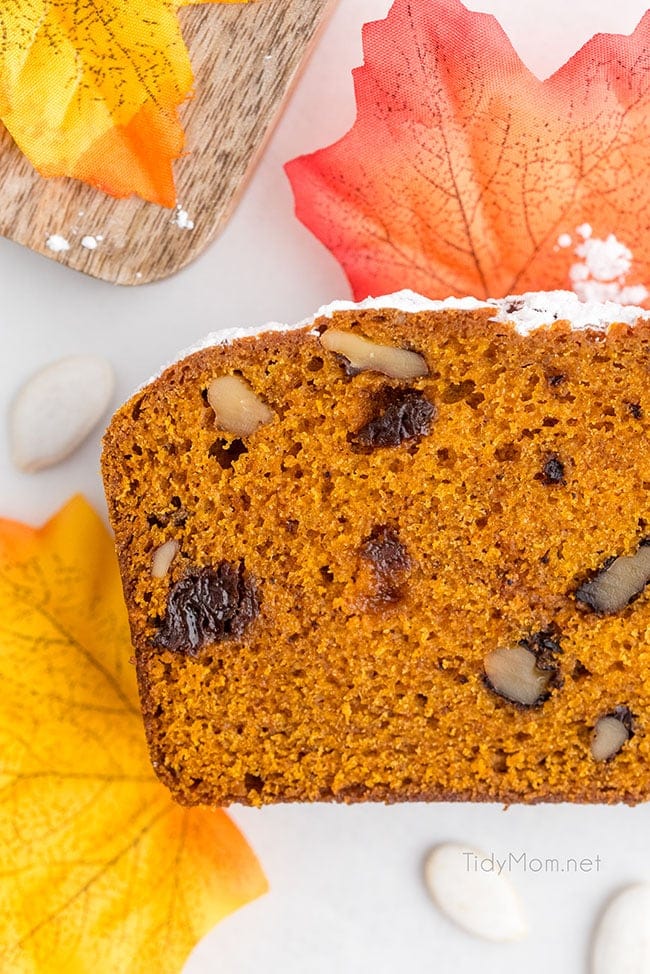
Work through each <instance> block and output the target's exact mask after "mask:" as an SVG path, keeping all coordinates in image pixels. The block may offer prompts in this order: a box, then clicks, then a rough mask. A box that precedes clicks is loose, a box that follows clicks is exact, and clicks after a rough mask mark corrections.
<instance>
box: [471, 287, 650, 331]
mask: <svg viewBox="0 0 650 974" xmlns="http://www.w3.org/2000/svg"><path fill="white" fill-rule="evenodd" d="M488 304H490V305H492V307H494V308H496V309H497V313H496V314H495V316H494V318H492V321H498V322H504V323H505V322H510V323H511V324H512V325H514V328H515V331H517V332H518V333H519V334H520V335H528V334H530V332H531V331H535V329H537V328H544V327H548V326H549V325H552V324H553V322H555V321H568V322H569V323H570V324H571V328H573V329H575V330H576V331H584V330H586V329H592V330H594V331H607V329H608V328H609V326H610V325H611V324H613V323H614V322H622V323H624V324H628V325H634V324H636V322H637V321H638V320H639V319H640V318H649V317H650V312H648V311H646V310H645V309H644V308H637V307H634V306H633V305H627V306H623V305H621V304H618V303H616V302H614V301H597V300H592V301H582V300H581V299H580V298H579V297H578V295H577V294H575V293H574V292H573V291H531V292H529V293H528V294H522V295H515V296H512V297H508V298H501V299H500V300H490V301H489V302H488Z"/></svg>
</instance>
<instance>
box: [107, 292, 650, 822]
mask: <svg viewBox="0 0 650 974" xmlns="http://www.w3.org/2000/svg"><path fill="white" fill-rule="evenodd" d="M328 329H337V330H339V331H344V332H353V333H356V334H358V335H361V336H363V337H365V338H366V339H369V340H371V341H372V342H374V343H377V344H380V345H388V346H392V347H400V348H407V349H410V350H414V351H416V352H417V353H419V354H420V355H422V356H423V358H424V360H425V362H426V374H425V375H421V376H420V377H418V378H415V379H412V380H409V381H404V380H402V379H397V378H391V377H390V376H387V375H386V374H382V373H380V372H377V371H373V370H372V369H367V368H366V369H363V370H361V371H357V370H355V369H353V368H351V367H350V363H349V361H347V360H346V359H345V357H343V356H342V355H340V354H337V353H336V352H333V351H330V350H328V349H327V348H325V347H324V344H323V342H322V341H321V336H322V335H323V334H324V332H325V331H326V330H328ZM649 342H650V328H649V326H648V324H646V323H643V322H641V323H639V324H637V325H636V326H634V327H631V326H627V325H613V326H611V327H610V329H609V331H608V333H607V334H606V335H605V334H604V333H602V332H596V331H591V330H586V331H573V330H571V328H570V326H569V324H568V323H566V322H564V323H562V322H560V323H556V324H554V325H553V326H552V327H548V328H542V329H538V330H536V331H534V332H532V333H531V334H530V335H528V336H522V335H519V334H517V333H516V332H515V330H514V329H513V327H512V326H511V325H510V324H498V323H495V322H494V321H492V320H490V311H489V310H487V309H486V310H481V311H461V310H456V311H453V310H449V311H443V312H423V313H418V314H406V313H403V312H399V311H391V310H384V311H377V310H366V311H362V310H353V311H345V312H338V313H336V314H335V315H334V316H333V317H331V318H322V319H319V320H317V321H316V325H315V328H308V327H305V328H303V329H298V330H294V331H287V332H278V333H267V334H263V335H261V336H259V337H257V338H246V339H241V340H238V341H235V342H233V343H231V344H229V345H216V346H213V347H209V348H206V349H204V350H203V351H200V352H197V353H195V354H194V355H192V356H190V357H188V358H186V359H184V360H183V361H181V362H179V363H177V364H176V365H173V366H172V367H171V368H169V369H167V371H166V372H164V374H163V375H162V376H161V377H160V378H159V379H157V380H156V381H154V382H153V383H151V384H150V385H149V386H147V387H146V388H145V389H144V390H143V391H140V392H139V393H138V394H137V395H136V396H135V397H133V398H132V399H131V400H130V401H129V402H128V403H127V404H126V405H125V406H123V407H122V408H121V409H120V410H119V412H118V413H117V414H116V416H115V418H114V420H113V422H112V425H111V427H110V428H109V430H108V433H107V435H106V439H105V450H104V456H103V470H104V478H105V484H106V491H107V497H108V502H109V510H110V516H111V520H112V524H113V527H114V530H115V537H116V544H117V550H118V556H119V560H120V566H121V571H122V576H123V582H124V591H125V596H126V602H127V606H128V611H129V615H130V620H131V627H132V634H133V642H134V645H135V653H136V661H137V671H138V678H139V686H140V693H141V699H142V708H143V713H144V721H145V727H146V732H147V736H148V741H149V746H150V749H151V755H152V761H153V764H154V767H155V769H156V771H157V773H158V774H159V776H160V777H161V779H162V780H163V781H164V782H165V783H166V784H167V785H168V786H169V788H170V789H171V791H172V792H173V794H174V796H175V797H176V798H177V799H178V800H179V801H180V802H183V803H189V804H192V803H209V804H217V805H223V804H228V803H230V802H242V803H246V804H254V805H259V804H262V803H266V802H276V801H296V800H300V801H315V800H340V801H357V800H381V801H401V800H416V799H425V800H434V799H467V800H498V801H501V802H517V801H526V802H534V801H541V800H543V801H603V802H614V801H625V802H637V801H641V800H644V799H645V798H646V797H647V796H648V793H649V790H650V765H649V762H648V757H649V754H650V742H649V740H648V737H647V726H648V721H649V719H650V665H649V664H650V590H647V591H644V590H643V586H640V588H641V591H640V592H639V591H636V592H635V593H634V597H633V598H630V600H629V604H625V606H624V607H623V608H619V609H617V610H616V611H606V612H603V611H600V610H599V608H598V605H596V606H595V607H594V605H590V604H589V600H588V599H584V598H582V597H581V595H580V593H581V592H584V591H585V588H584V587H585V585H588V583H589V581H590V580H593V579H594V578H598V577H599V572H602V571H603V570H604V569H606V568H607V566H608V565H609V564H611V562H612V559H614V558H617V557H621V556H632V555H634V554H635V552H637V551H639V550H641V547H640V546H642V545H643V542H644V541H645V539H646V538H648V537H649V536H650V447H649V441H648V433H649V429H650V346H649ZM225 375H236V376H238V377H239V378H240V379H241V380H242V382H244V383H245V384H246V386H247V387H248V388H249V389H250V390H251V392H252V393H253V394H254V396H255V397H256V398H257V400H258V401H259V402H261V403H262V404H263V406H264V407H266V409H267V411H268V415H267V419H266V421H264V422H263V423H262V424H261V425H260V426H259V428H257V429H256V430H255V431H254V432H252V433H250V434H248V435H235V434H233V433H232V431H229V430H226V429H223V428H220V427H219V425H218V421H217V418H216V415H215V409H214V408H213V406H212V405H211V404H210V398H209V396H208V390H209V389H210V386H211V384H212V383H213V381H214V380H215V379H216V378H219V377H222V376H225ZM407 393H408V395H407ZM409 395H410V396H411V399H410V400H409ZM413 397H415V398H413ZM407 400H409V401H410V402H411V404H412V403H413V402H416V403H419V404H420V406H421V404H422V403H423V402H425V404H427V403H428V404H430V406H431V408H429V406H428V405H427V406H426V410H425V412H426V416H425V417H424V418H423V419H422V417H421V419H422V422H421V423H420V426H419V427H418V428H417V429H416V431H415V432H414V433H413V435H407V434H409V429H410V427H409V424H408V422H407V423H406V427H407V428H406V434H405V435H404V437H403V438H402V439H401V440H400V441H399V442H392V443H386V442H383V441H382V438H381V436H379V437H375V441H373V438H372V436H368V435H367V431H368V429H371V430H372V429H374V430H375V431H376V429H377V428H378V427H377V421H378V420H380V419H381V418H382V417H384V418H385V417H386V416H387V415H388V417H389V419H390V418H391V417H392V418H393V419H395V415H396V408H397V407H396V406H395V404H396V403H397V405H398V406H399V404H400V403H402V404H403V403H404V402H406V401H407ZM418 408H420V407H419V406H418ZM391 410H392V411H391ZM420 411H421V410H420ZM407 419H408V417H407ZM373 423H374V426H373ZM416 426H417V424H416ZM364 431H366V432H365V433H364ZM402 432H404V430H402ZM411 432H412V430H411ZM400 435H401V434H400ZM398 439H399V437H398ZM168 542H173V544H172V545H169V544H168ZM164 545H167V548H165V549H163V550H164V551H165V552H167V553H169V554H170V555H171V558H166V559H164V560H165V562H166V561H169V562H170V563H169V564H168V565H167V564H164V565H163V569H164V570H162V569H160V565H158V570H157V571H156V573H155V574H153V573H152V565H153V564H154V562H155V559H156V557H158V560H159V561H160V555H159V554H158V555H157V553H159V552H160V551H161V549H162V546H164ZM637 587H639V586H637ZM223 592H226V596H224V599H225V601H226V602H227V601H228V599H229V598H230V599H231V600H232V599H234V600H235V603H236V605H235V611H234V614H233V612H232V611H231V609H228V608H227V607H226V610H225V613H226V615H225V617H224V618H225V621H224V622H223V624H222V625H221V629H219V626H218V625H217V626H216V628H214V627H213V630H211V629H210V622H209V620H208V622H205V620H204V619H203V616H202V611H203V610H202V607H201V599H202V598H203V597H205V598H209V599H212V612H213V615H214V599H215V598H216V599H217V601H218V599H219V598H220V597H221V595H220V593H221V594H223ZM206 593H208V594H207V595H206ZM215 593H216V595H215ZM224 604H225V603H224ZM209 608H210V607H209V606H208V607H207V608H206V612H207V614H208V615H209V614H210V612H209V611H208V610H209ZM192 612H194V613H195V614H196V616H197V619H196V620H194V621H195V622H196V625H195V626H194V628H192V626H193V625H194V622H193V621H192V619H191V618H190V616H191V614H192ZM174 613H176V616H178V617H179V618H180V619H181V624H180V629H178V627H177V628H176V629H174V618H172V617H173V616H174ZM228 613H230V615H228ZM217 615H218V613H217ZM188 619H189V623H188ZM177 621H178V620H177ZM213 621H214V620H213ZM188 625H189V629H188V628H187V627H188ZM183 626H185V629H183ZM187 632H191V633H192V634H193V635H192V638H191V639H186V638H185V637H186V636H187ZM515 647H523V648H524V650H527V651H529V652H531V653H533V654H534V656H535V659H533V663H534V664H535V660H537V663H536V664H535V665H536V666H537V670H536V673H537V675H538V676H539V671H541V673H542V676H541V677H540V683H541V684H542V683H543V684H544V688H543V692H540V697H539V700H535V701H534V702H532V703H528V704H522V703H521V702H518V701H517V700H513V699H509V698H508V696H507V695H504V694H503V693H502V692H499V691H498V689H496V688H495V685H494V682H493V681H491V679H490V677H489V676H488V670H489V669H490V665H489V660H490V659H494V658H495V657H493V656H492V654H493V653H495V652H496V651H497V650H510V649H513V648H515ZM535 654H536V655H535ZM545 667H546V674H547V676H546V678H544V671H545ZM548 674H550V677H549V676H548ZM544 679H546V683H544ZM497 682H498V681H497ZM608 715H609V716H610V717H611V716H613V717H614V719H620V721H621V722H622V723H623V724H624V725H625V731H626V733H625V734H624V735H623V737H624V741H623V743H622V744H621V745H620V746H619V747H618V749H617V750H616V751H615V753H613V754H612V755H611V756H607V757H606V759H603V758H602V757H600V758H596V757H594V749H593V741H594V732H595V728H596V725H597V724H598V722H599V720H601V719H602V718H603V717H605V716H608ZM621 715H622V716H621Z"/></svg>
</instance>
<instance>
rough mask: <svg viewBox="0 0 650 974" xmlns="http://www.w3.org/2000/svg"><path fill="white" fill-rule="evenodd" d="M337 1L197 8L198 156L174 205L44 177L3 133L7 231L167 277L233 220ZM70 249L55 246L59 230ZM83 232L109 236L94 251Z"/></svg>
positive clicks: (70, 262)
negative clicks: (183, 219)
mask: <svg viewBox="0 0 650 974" xmlns="http://www.w3.org/2000/svg"><path fill="white" fill-rule="evenodd" d="M334 2H335V0H259V2H258V3H254V4H250V5H246V6H237V5H230V4H225V5H210V4H207V5H203V6H196V7H186V8H184V9H183V10H181V11H180V13H179V16H180V19H181V25H182V28H183V36H184V37H185V39H186V42H187V45H188V48H189V51H190V55H191V58H192V65H193V68H194V73H195V77H196V82H195V91H196V95H195V97H194V98H193V99H192V100H190V101H189V102H187V103H186V104H185V105H184V106H183V107H182V108H181V115H182V119H183V123H184V126H185V130H186V134H187V144H186V148H187V151H188V155H187V156H185V157H184V158H182V159H179V160H178V161H177V162H176V164H175V168H174V172H175V177H176V187H177V193H178V195H177V200H178V203H179V204H180V205H181V206H182V207H183V209H185V210H186V211H187V212H188V214H189V216H190V218H191V219H192V220H193V221H194V227H193V229H191V230H189V229H184V228H182V227H180V226H178V225H177V224H176V223H175V222H174V217H175V211H174V210H167V209H164V208H162V207H159V206H155V205H154V204H151V203H145V202H143V201H142V200H139V199H136V198H131V199H127V200H115V199H112V198H111V197H109V196H106V195H105V194H103V193H101V192H99V191H98V190H94V189H92V188H90V187H88V186H85V185H84V184H83V183H79V182H77V181H75V180H69V179H43V178H42V177H41V176H39V175H38V173H36V172H35V170H34V169H33V167H32V166H31V164H30V163H29V162H28V161H27V159H25V157H24V156H23V155H22V154H21V153H20V152H19V151H18V149H17V148H16V146H15V145H14V144H13V142H12V140H11V137H10V136H9V135H8V133H7V132H6V131H2V133H1V134H0V186H1V187H2V189H1V190H0V199H1V200H2V207H1V212H0V233H1V234H3V235H4V236H5V237H9V238H10V239H12V240H15V241H17V242H18V243H21V244H24V245H25V246H26V247H30V248H31V249H32V250H35V251H38V253H41V254H45V255H46V256H47V257H52V258H54V259H56V260H58V261H59V262H60V263H64V264H66V265H67V266H69V267H73V268H75V269H77V270H80V271H84V272H85V273H86V274H91V275H93V276H94V277H99V278H102V279H104V280H106V281H112V282H115V283H117V284H145V283H147V282H149V281H155V280H159V279H160V278H164V277H168V276H169V275H170V274H173V273H174V272H175V271H177V270H180V268H181V267H184V266H185V265H186V264H187V263H189V261H191V260H192V259H193V258H194V257H196V256H197V255H198V254H199V253H201V251H202V250H203V249H204V248H205V247H206V246H207V244H208V243H210V241H211V240H213V239H214V238H215V237H216V236H217V234H218V233H219V231H220V230H221V229H223V227H224V226H225V224H226V222H227V220H228V218H229V216H230V214H231V213H232V210H233V208H234V206H235V203H236V201H237V198H238V196H239V194H240V192H241V191H242V189H243V187H244V185H245V181H246V177H247V176H248V175H249V174H250V173H251V171H252V168H253V166H254V164H255V161H256V159H257V156H258V155H259V153H260V151H261V149H262V147H263V144H264V142H265V139H266V138H267V137H268V135H269V133H270V130H271V127H272V123H273V121H274V120H275V119H276V118H277V116H278V113H279V111H280V108H281V106H282V103H283V101H284V99H285V98H286V96H287V94H288V92H289V90H290V88H291V85H292V82H293V81H294V80H295V78H296V76H297V73H298V70H299V68H300V66H301V64H302V63H303V61H304V59H305V57H306V55H307V54H308V52H309V49H310V47H311V45H312V44H313V42H314V40H315V38H316V34H317V31H318V29H319V27H320V26H321V25H322V23H323V22H324V19H325V15H326V13H327V12H328V11H329V10H330V9H331V8H332V7H333V5H334ZM52 234H59V235H61V236H62V237H64V238H65V239H66V240H67V241H68V242H69V243H70V249H69V250H67V251H64V252H62V253H58V254H54V253H53V252H52V251H51V250H50V249H49V248H48V247H47V245H46V241H47V239H48V237H49V236H50V235H52ZM84 236H94V237H95V238H97V237H98V236H100V237H101V238H102V239H101V241H100V242H99V244H98V246H97V247H96V249H95V250H89V249H88V248H86V247H84V246H82V244H81V240H82V238H83V237H84Z"/></svg>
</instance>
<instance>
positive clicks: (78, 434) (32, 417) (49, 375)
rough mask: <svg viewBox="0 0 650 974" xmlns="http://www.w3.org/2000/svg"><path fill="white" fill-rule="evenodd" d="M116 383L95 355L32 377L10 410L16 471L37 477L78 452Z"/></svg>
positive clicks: (70, 359)
mask: <svg viewBox="0 0 650 974" xmlns="http://www.w3.org/2000/svg"><path fill="white" fill-rule="evenodd" d="M114 384H115V380H114V375H113V369H112V367H111V365H110V363H109V362H107V361H106V359H103V358H100V357H98V356H96V355H71V356H69V357H68V358H64V359H60V360H59V361H57V362H52V363H50V364H49V365H47V366H45V368H43V369H41V370H40V372H36V373H35V374H34V375H33V376H31V378H29V379H28V380H27V382H25V384H24V385H23V386H22V388H21V389H20V390H19V392H18V394H17V396H16V398H15V399H14V401H13V403H12V405H11V407H10V411H9V437H10V444H11V454H12V459H13V462H14V463H15V465H16V466H17V467H18V469H19V470H24V471H25V472H26V473H35V472H36V471H37V470H42V469H44V468H45V467H50V466H52V465H53V464H55V463H58V462H59V461H60V460H63V459H64V458H65V457H67V456H69V454H71V453H72V452H73V451H74V450H76V448H77V447H78V446H79V445H80V444H81V443H82V442H83V441H84V440H85V439H86V437H87V436H88V434H89V433H90V431H91V430H92V429H93V427H94V426H96V425H97V423H98V422H99V420H100V419H101V416H102V414H103V413H104V411H105V410H106V407H107V406H108V404H109V402H110V398H111V396H112V394H113V388H114Z"/></svg>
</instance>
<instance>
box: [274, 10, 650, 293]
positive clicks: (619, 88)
mask: <svg viewBox="0 0 650 974" xmlns="http://www.w3.org/2000/svg"><path fill="white" fill-rule="evenodd" d="M363 41H364V54H365V59H364V65H363V66H362V67H360V68H357V69H356V70H355V71H354V85H355V93H356V100H357V108H358V111H357V119H356V121H355V123H354V125H353V127H352V128H351V129H350V131H349V132H348V133H347V135H345V136H344V137H343V138H342V139H341V140H340V141H338V142H336V143H335V144H334V145H332V146H329V147H328V148H325V149H322V150H320V151H318V152H315V153H313V154H311V155H306V156H302V157H301V158H298V159H295V160H293V161H292V162H291V163H289V164H288V166H287V172H288V175H289V178H290V180H291V183H292V186H293V190H294V194H295V198H296V212H297V215H298V217H299V218H300V219H301V220H302V221H303V223H305V224H306V226H307V227H309V228H310V229H311V230H312V232H313V233H314V234H315V235H316V236H317V237H318V238H319V239H320V240H322V241H323V243H325V244H326V246H327V247H329V249H330V250H331V251H332V253H333V254H334V255H335V257H336V258H337V259H338V260H339V261H340V263H341V264H342V265H343V268H344V270H345V272H346V274H347V275H348V277H349V279H350V283H351V285H352V289H353V291H354V294H355V297H357V298H363V297H365V296H367V295H368V294H381V293H386V292H390V291H394V290H396V289H399V288H403V287H410V288H413V289H414V290H416V291H420V292H422V293H423V294H426V295H429V296H431V297H445V296H447V295H450V294H454V295H463V294H474V295H476V296H477V297H487V296H497V297H498V296H503V295H506V294H511V293H515V292H521V291H526V290H542V289H552V288H558V287H560V288H562V287H567V286H571V283H572V282H573V284H574V286H575V289H576V291H577V292H578V293H579V294H581V296H596V297H614V298H619V299H622V300H623V301H635V302H642V301H644V300H645V298H646V297H647V291H646V289H645V287H643V286H642V284H640V283H639V282H643V281H647V280H648V279H649V276H650V275H648V265H649V263H650V233H649V232H648V230H649V225H650V180H648V178H647V170H648V164H649V163H650V12H648V13H647V14H646V15H645V16H644V17H643V19H642V20H641V22H640V24H639V25H638V27H637V28H636V30H635V31H634V33H633V34H631V35H630V36H629V37H626V36H621V35H608V34H599V35H597V36H595V37H594V38H592V40H590V41H589V42H588V43H587V44H585V46H584V47H583V48H582V49H581V50H580V51H579V52H578V53H577V54H576V55H575V56H574V57H572V58H571V59H570V60H569V61H568V62H567V64H565V65H564V66H563V67H562V68H561V69H560V70H559V71H557V72H556V73H555V74H554V75H553V76H552V77H550V78H549V79H547V80H546V81H543V82H542V81H539V80H538V79H537V78H536V77H535V76H534V75H533V74H531V72H530V71H529V70H528V69H527V68H526V67H525V65H524V64H523V63H522V61H521V60H520V58H519V57H518V55H517V54H516V53H515V51H514V49H513V47H512V45H511V44H510V42H509V40H508V38H507V36H506V35H505V33H504V32H503V30H502V28H501V27H500V25H499V23H498V22H497V20H496V19H495V18H494V17H492V16H489V15H486V14H480V13H472V12H470V11H468V10H467V9H466V8H465V7H464V6H463V5H462V4H461V3H460V2H459V0H396V2H395V3H394V4H393V7H392V8H391V10H390V13H389V14H388V17H387V18H386V19H385V20H382V21H376V22H374V23H370V24H366V26H365V27H364V32H363ZM628 278H629V283H630V284H633V285H636V286H629V284H627V285H626V281H627V279H628Z"/></svg>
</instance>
